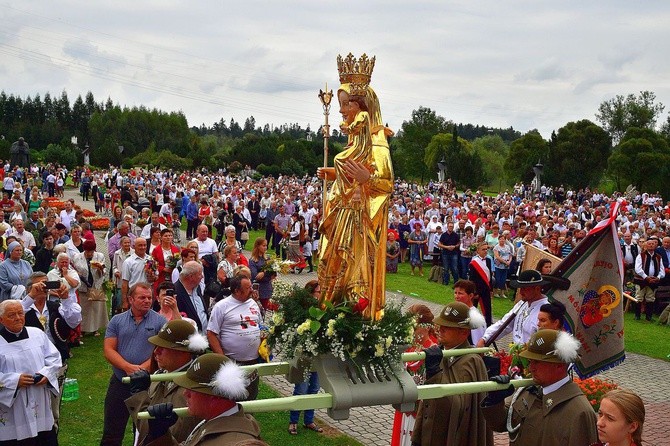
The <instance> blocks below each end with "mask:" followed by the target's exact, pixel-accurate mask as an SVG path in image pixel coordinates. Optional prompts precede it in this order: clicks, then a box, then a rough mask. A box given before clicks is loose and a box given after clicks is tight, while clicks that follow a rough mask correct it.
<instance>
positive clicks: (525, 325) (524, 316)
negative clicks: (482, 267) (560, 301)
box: [483, 296, 549, 344]
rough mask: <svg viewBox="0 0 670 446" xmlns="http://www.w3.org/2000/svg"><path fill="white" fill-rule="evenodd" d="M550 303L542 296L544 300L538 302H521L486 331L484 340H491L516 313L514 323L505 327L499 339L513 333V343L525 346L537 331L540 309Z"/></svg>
mask: <svg viewBox="0 0 670 446" xmlns="http://www.w3.org/2000/svg"><path fill="white" fill-rule="evenodd" d="M548 302H549V300H548V299H547V297H546V296H542V299H539V300H536V301H535V302H532V303H531V304H528V303H527V302H525V301H523V300H520V301H519V302H517V303H516V304H515V305H514V307H512V309H511V310H510V311H509V312H508V313H507V314H506V315H504V316H503V317H502V318H500V320H499V321H498V322H496V323H495V324H493V325H491V326H490V327H489V328H487V329H486V332H485V333H484V336H483V339H484V340H487V341H488V340H489V338H490V337H491V336H493V333H495V332H496V331H498V329H499V328H500V327H501V326H502V324H503V323H504V322H505V321H506V320H507V319H509V317H510V316H511V315H512V314H513V313H516V317H515V318H514V322H512V323H511V324H509V325H507V327H505V329H504V330H503V331H502V333H500V335H499V336H498V339H500V338H501V337H502V336H505V335H506V334H509V333H510V332H512V341H513V342H514V343H515V344H525V343H526V342H528V341H529V340H530V337H531V336H532V334H533V333H535V332H536V331H537V316H538V314H539V313H540V307H541V306H542V305H544V304H546V303H548Z"/></svg>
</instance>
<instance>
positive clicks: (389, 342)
mask: <svg viewBox="0 0 670 446" xmlns="http://www.w3.org/2000/svg"><path fill="white" fill-rule="evenodd" d="M392 343H393V338H392V337H391V336H389V337H388V338H386V348H389V347H390V346H391V344H392Z"/></svg>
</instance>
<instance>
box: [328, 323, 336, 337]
mask: <svg viewBox="0 0 670 446" xmlns="http://www.w3.org/2000/svg"><path fill="white" fill-rule="evenodd" d="M326 336H328V337H333V336H335V319H331V320H329V321H328V329H327V330H326Z"/></svg>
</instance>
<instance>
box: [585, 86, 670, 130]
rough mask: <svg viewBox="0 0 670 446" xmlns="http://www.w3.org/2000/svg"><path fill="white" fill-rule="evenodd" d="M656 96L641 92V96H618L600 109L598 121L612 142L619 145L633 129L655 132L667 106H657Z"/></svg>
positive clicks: (659, 104)
mask: <svg viewBox="0 0 670 446" xmlns="http://www.w3.org/2000/svg"><path fill="white" fill-rule="evenodd" d="M655 102H656V95H655V94H654V93H653V92H651V91H641V92H640V94H639V95H637V96H636V95H634V94H629V95H628V96H626V97H624V96H623V95H617V96H616V97H614V98H613V99H610V100H608V101H605V102H603V103H601V104H600V107H598V113H596V119H597V120H598V121H600V123H601V124H602V125H603V127H604V128H605V130H606V131H607V133H609V134H610V136H611V137H612V140H613V141H614V142H615V143H617V142H619V141H620V140H621V138H623V136H624V134H625V133H626V131H628V129H629V128H631V127H638V128H646V129H651V130H653V129H654V128H655V126H656V121H657V119H658V117H659V116H660V114H661V113H663V110H664V109H665V106H664V105H663V104H662V103H660V102H659V103H658V104H656V103H655Z"/></svg>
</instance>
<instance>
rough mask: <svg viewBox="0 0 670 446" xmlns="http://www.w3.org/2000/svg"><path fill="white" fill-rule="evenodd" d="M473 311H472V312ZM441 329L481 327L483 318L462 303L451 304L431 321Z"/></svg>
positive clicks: (475, 310) (483, 322)
mask: <svg viewBox="0 0 670 446" xmlns="http://www.w3.org/2000/svg"><path fill="white" fill-rule="evenodd" d="M472 310H474V311H472ZM433 322H434V323H435V324H437V325H441V326H443V327H454V328H468V329H470V330H472V329H474V328H479V327H483V326H484V324H485V323H486V322H485V320H484V317H483V316H482V315H481V313H480V312H479V311H477V309H476V308H474V307H473V308H470V307H468V306H467V305H466V304H464V303H463V302H452V303H450V304H449V305H447V306H446V307H444V308H443V309H442V311H441V312H440V315H439V316H438V317H436V318H435V320H434V321H433Z"/></svg>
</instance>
